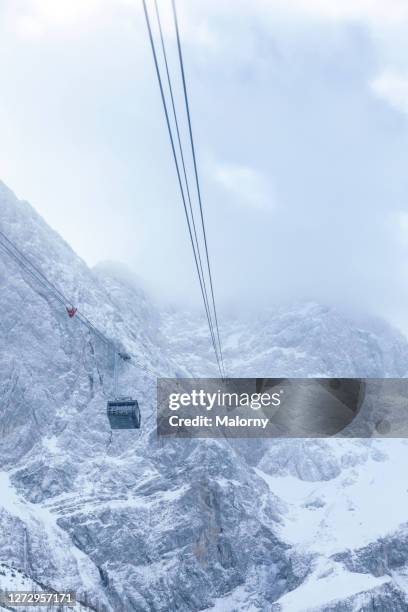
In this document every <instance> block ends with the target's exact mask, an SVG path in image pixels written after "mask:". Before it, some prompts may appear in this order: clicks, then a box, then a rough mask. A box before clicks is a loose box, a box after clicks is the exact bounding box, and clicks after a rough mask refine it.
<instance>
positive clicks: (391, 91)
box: [371, 72, 408, 113]
mask: <svg viewBox="0 0 408 612" xmlns="http://www.w3.org/2000/svg"><path fill="white" fill-rule="evenodd" d="M371 88H372V90H373V91H374V93H375V94H376V95H377V96H379V97H380V98H383V99H384V100H386V101H387V102H388V103H389V104H390V105H391V106H392V107H393V108H396V109H397V110H399V111H401V112H403V113H408V73H407V74H398V73H396V72H384V73H383V74H382V75H380V76H379V77H378V78H376V79H375V80H374V81H373V82H372V83H371Z"/></svg>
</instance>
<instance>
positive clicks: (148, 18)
mask: <svg viewBox="0 0 408 612" xmlns="http://www.w3.org/2000/svg"><path fill="white" fill-rule="evenodd" d="M142 2H143V9H144V14H145V19H146V25H147V30H148V34H149V40H150V46H151V49H152V54H153V60H154V65H155V69H156V75H157V80H158V83H159V88H160V95H161V99H162V104H163V110H164V114H165V118H166V124H167V130H168V133H169V137H170V144H171V149H172V153H173V159H174V164H175V167H176V172H177V179H178V184H179V188H180V193H181V198H182V201H183V208H184V213H185V217H186V221H187V226H188V232H189V236H190V242H191V246H192V249H193V254H194V260H195V264H196V269H197V274H198V279H199V282H200V288H201V293H202V297H203V301H204V306H205V308H206V303H205V291H204V285H203V280H202V279H201V276H200V268H199V263H198V259H197V253H196V250H195V246H194V240H193V234H192V231H191V223H190V218H189V215H188V210H187V204H186V198H185V194H184V189H183V183H182V180H181V173H180V168H179V164H178V159H177V154H176V148H175V145H174V138H173V132H172V129H171V124H170V118H169V113H168V110H167V103H166V97H165V94H164V89H163V83H162V78H161V74H160V69H159V64H158V60H157V54H156V47H155V44H154V40H153V34H152V29H151V25H150V17H149V13H148V10H147V6H146V0H142ZM206 314H207V320H208V325H209V328H210V332H211V336H212V344H213V347H214V352H215V356H216V359H217V365H218V369H219V372H220V375H221V378H224V376H223V373H222V369H221V363H220V358H219V356H218V351H217V346H216V343H215V338H214V332H213V329H212V320H211V316H210V313H209V312H208V311H207V308H206Z"/></svg>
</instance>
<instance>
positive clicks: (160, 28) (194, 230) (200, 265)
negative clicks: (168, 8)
mask: <svg viewBox="0 0 408 612" xmlns="http://www.w3.org/2000/svg"><path fill="white" fill-rule="evenodd" d="M154 6H155V12H156V19H157V25H158V29H159V34H160V42H161V48H162V54H163V59H164V65H165V68H166V76H167V84H168V88H169V92H170V98H171V106H172V110H173V118H174V124H175V126H176V133H177V141H178V146H179V151H180V158H181V164H182V167H183V175H184V182H185V185H186V192H187V200H188V204H189V209H190V215H191V221H192V227H193V234H194V240H195V245H196V250H197V255H198V262H199V267H200V274H201V279H202V282H203V286H204V293H205V305H206V311H207V312H208V313H210V307H209V302H208V294H207V285H206V282H205V276H204V270H203V264H202V261H201V251H200V245H199V242H198V236H197V229H196V224H195V219H194V212H193V205H192V202H191V195H190V187H189V182H188V178H187V170H186V164H185V161H184V153H183V145H182V142H181V136H180V129H179V122H178V119H177V111H176V105H175V102H174V95H173V86H172V83H171V77H170V71H169V65H168V61H167V52H166V46H165V43H164V36H163V30H162V25H161V19H160V12H159V7H158V4H157V0H154ZM208 316H209V318H210V319H211V317H210V315H209V314H208ZM211 330H212V336H213V335H214V331H213V330H214V327H213V324H212V319H211ZM214 341H215V337H214Z"/></svg>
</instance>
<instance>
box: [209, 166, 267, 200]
mask: <svg viewBox="0 0 408 612" xmlns="http://www.w3.org/2000/svg"><path fill="white" fill-rule="evenodd" d="M215 179H216V181H217V182H218V183H219V184H220V185H221V186H222V187H223V188H224V189H225V190H226V191H227V192H229V193H230V194H232V196H234V198H236V199H237V201H238V202H239V203H240V204H243V205H245V206H247V207H248V208H253V209H256V210H264V211H267V210H270V209H271V208H273V207H274V199H275V198H274V196H273V191H272V187H271V184H270V182H269V181H268V179H267V178H266V177H265V176H263V175H262V174H261V173H260V172H258V171H256V170H254V169H253V168H249V167H248V166H238V165H234V164H224V165H222V166H218V168H217V169H216V171H215Z"/></svg>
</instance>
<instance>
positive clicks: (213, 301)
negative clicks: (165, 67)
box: [172, 0, 224, 369]
mask: <svg viewBox="0 0 408 612" xmlns="http://www.w3.org/2000/svg"><path fill="white" fill-rule="evenodd" d="M172 9H173V18H174V26H175V29H176V37H177V49H178V56H179V62H180V71H181V77H182V83H183V93H184V102H185V107H186V114H187V120H188V130H189V135H190V144H191V153H192V157H193V165H194V174H195V181H196V187H197V196H198V203H199V207H200V216H201V225H202V229H203V237H204V245H205V254H206V259H207V267H208V276H209V279H210V288H211V297H212V304H213V310H214V318H215V327H216V330H217V338H218V346H219V350H220V356H221V363H222V368H223V369H224V360H223V355H222V347H221V339H220V330H219V326H218V317H217V309H216V306H215V297H214V287H213V281H212V274H211V266H210V258H209V255H208V244H207V234H206V231H205V223H204V214H203V205H202V199H201V189H200V182H199V178H198V170H197V159H196V153H195V146H194V138H193V129H192V125H191V115H190V106H189V102H188V94H187V85H186V76H185V71H184V62H183V54H182V51H181V42H180V32H179V26H178V18H177V10H176V2H175V0H172Z"/></svg>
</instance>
